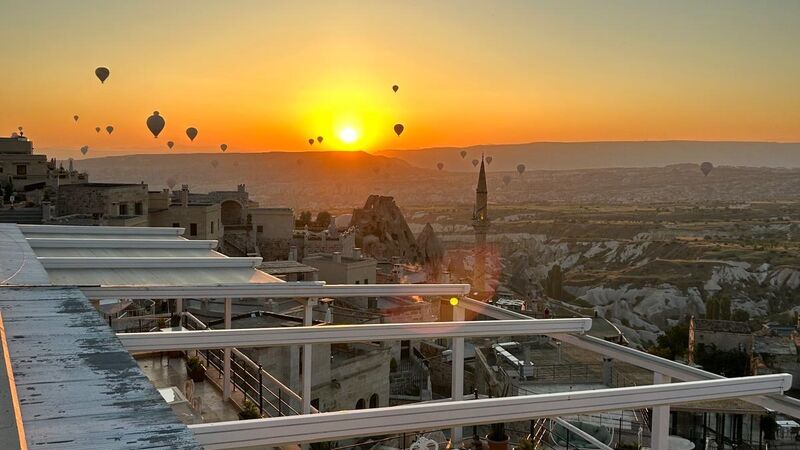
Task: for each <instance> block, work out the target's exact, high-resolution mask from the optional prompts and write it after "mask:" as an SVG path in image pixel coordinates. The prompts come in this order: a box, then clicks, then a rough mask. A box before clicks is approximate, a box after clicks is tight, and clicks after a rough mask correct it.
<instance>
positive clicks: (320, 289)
mask: <svg viewBox="0 0 800 450" xmlns="http://www.w3.org/2000/svg"><path fill="white" fill-rule="evenodd" d="M80 288H81V289H82V291H83V292H84V294H85V295H86V296H87V297H89V298H90V299H100V298H119V299H126V298H127V299H130V298H143V299H157V298H162V299H186V298H224V299H225V301H226V312H229V311H230V301H231V299H232V298H258V297H261V298H292V299H295V300H297V301H300V302H303V303H305V321H304V325H306V326H310V325H311V320H310V318H311V311H312V307H313V305H314V304H315V303H316V300H317V299H319V298H323V297H333V298H335V297H359V296H361V297H370V296H404V295H405V296H411V295H420V296H440V297H441V296H455V297H457V298H458V299H459V302H458V306H456V307H454V308H453V320H454V321H461V320H464V311H465V310H471V311H474V312H477V313H480V314H483V315H485V316H487V317H490V318H494V319H498V320H500V321H501V322H505V321H519V320H520V319H524V320H527V321H529V323H534V322H536V323H540V322H549V320H548V321H539V320H535V319H532V318H531V317H528V316H525V315H523V314H520V313H516V312H513V311H509V310H505V309H502V308H499V307H496V306H493V305H489V304H486V303H483V302H480V301H477V300H474V299H470V298H468V297H466V295H467V294H468V293H469V290H470V287H469V285H466V284H460V285H459V284H453V285H425V284H422V285H413V284H401V285H326V284H325V283H324V282H295V283H269V284H242V285H215V286H190V287H186V286H83V287H80ZM226 315H227V314H226ZM488 322H489V323H490V322H491V321H488ZM226 323H227V322H226ZM462 325H465V324H462ZM378 326H381V325H378ZM237 331H238V330H237ZM376 333H379V332H377V331H376ZM520 334H535V333H532V332H530V331H529V332H528V333H520ZM541 334H544V335H548V336H550V337H551V338H553V339H556V340H559V341H562V342H566V343H569V344H571V345H575V346H576V347H579V348H582V349H586V350H590V351H593V352H595V353H598V354H602V355H604V356H606V357H609V358H612V359H616V360H619V361H623V362H627V363H630V364H633V365H635V366H638V367H642V368H645V369H648V370H652V371H653V372H654V380H653V382H654V384H661V383H664V384H665V385H667V386H669V383H670V381H671V379H672V378H675V379H677V380H682V381H687V382H688V381H698V380H704V381H713V380H722V381H725V380H727V379H725V378H724V377H721V376H719V375H716V374H712V373H710V372H706V371H703V370H701V369H698V368H695V367H690V366H686V365H684V364H681V363H678V362H675V361H670V360H666V359H664V358H659V357H656V356H653V355H650V354H647V353H644V352H641V351H638V350H634V349H631V348H628V347H625V346H621V345H618V344H615V343H612V342H608V341H605V340H602V339H598V338H594V337H592V336H586V335H583V334H573V333H572V332H561V331H543V332H541ZM377 335H379V334H377ZM426 337H428V336H426ZM448 337H451V338H453V368H452V370H453V381H452V391H451V392H452V397H451V400H452V401H460V400H462V399H463V377H464V366H463V364H464V362H463V355H464V337H462V336H458V335H455V334H450V335H449V336H448ZM122 339H125V338H124V337H122ZM368 340H380V339H376V338H374V337H373V338H370V339H368ZM272 342H276V341H272ZM298 342H299V341H298ZM351 342H352V341H351ZM203 345H208V347H207V348H209V347H214V348H220V347H222V345H219V344H213V345H212V344H209V343H206V344H203ZM225 345H237V344H229V343H228V344H225ZM275 345H279V344H275ZM303 346H304V353H303V358H304V361H303V364H304V367H309V366H310V364H311V344H309V343H303ZM226 348H230V347H226ZM683 384H685V383H681V385H683ZM310 394H311V376H310V372H308V373H306V372H304V374H303V395H302V397H303V398H304V401H303V403H304V405H303V406H304V408H303V412H304V414H307V413H310V411H311V410H310V404H309V403H308V401H307V400H305V399H308V398H310ZM781 394H782V391H781V392H774V391H770V392H764V393H756V394H753V396H752V397H751V398H748V401H750V402H752V403H754V404H757V405H759V406H762V407H765V408H768V409H773V410H777V411H780V412H782V413H785V414H789V415H792V416H794V417H800V401H798V400H795V399H792V398H789V397H786V396H784V395H781ZM651 406H652V405H651ZM668 418H669V406H668V405H666V406H658V407H654V408H653V420H654V422H653V436H652V440H653V447H654V448H660V447H663V446H664V445H666V438H667V436H668V425H669V419H668ZM417 428H418V427H417ZM362 434H367V433H362ZM452 436H453V437H454V438H455V439H459V438H460V436H461V429H460V427H457V428H454V429H453V434H452ZM309 442H311V441H309Z"/></svg>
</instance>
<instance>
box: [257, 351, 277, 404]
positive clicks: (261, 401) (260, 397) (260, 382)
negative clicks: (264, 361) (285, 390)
mask: <svg viewBox="0 0 800 450" xmlns="http://www.w3.org/2000/svg"><path fill="white" fill-rule="evenodd" d="M278 390H280V387H279V388H278ZM258 412H259V414H261V415H262V416H263V415H264V379H263V375H262V374H261V364H259V365H258Z"/></svg>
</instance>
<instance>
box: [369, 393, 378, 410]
mask: <svg viewBox="0 0 800 450" xmlns="http://www.w3.org/2000/svg"><path fill="white" fill-rule="evenodd" d="M378 403H379V402H378V394H372V395H371V396H370V397H369V407H370V408H377V407H378Z"/></svg>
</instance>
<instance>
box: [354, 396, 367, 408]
mask: <svg viewBox="0 0 800 450" xmlns="http://www.w3.org/2000/svg"><path fill="white" fill-rule="evenodd" d="M366 407H367V402H366V401H364V399H363V398H360V399H358V401H357V402H356V409H366Z"/></svg>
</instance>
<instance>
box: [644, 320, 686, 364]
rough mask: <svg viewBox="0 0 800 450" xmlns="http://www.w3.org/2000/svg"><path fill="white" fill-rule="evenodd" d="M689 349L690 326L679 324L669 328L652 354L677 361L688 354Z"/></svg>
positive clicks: (652, 349)
mask: <svg viewBox="0 0 800 450" xmlns="http://www.w3.org/2000/svg"><path fill="white" fill-rule="evenodd" d="M688 348H689V324H688V323H679V324H678V325H675V326H674V327H671V328H668V329H667V331H665V332H664V334H663V335H661V336H659V337H658V338H657V339H656V346H655V347H653V348H651V349H650V353H652V354H654V355H656V356H660V357H662V358H667V359H675V358H677V357H679V356H683V355H685V354H686V351H687V350H688Z"/></svg>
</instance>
